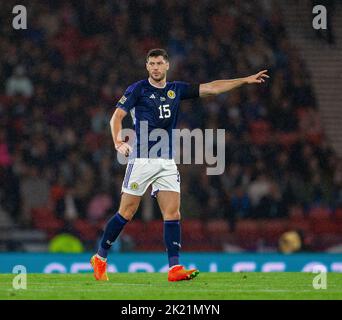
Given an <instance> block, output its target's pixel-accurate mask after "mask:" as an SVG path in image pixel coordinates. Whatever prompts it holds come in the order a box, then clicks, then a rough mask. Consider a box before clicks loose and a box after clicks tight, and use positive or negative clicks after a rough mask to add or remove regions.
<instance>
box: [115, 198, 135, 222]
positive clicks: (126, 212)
mask: <svg viewBox="0 0 342 320" xmlns="http://www.w3.org/2000/svg"><path fill="white" fill-rule="evenodd" d="M137 210H138V206H137V205H136V204H135V203H134V202H131V203H125V204H124V205H121V206H120V209H119V212H120V214H121V215H122V216H123V217H124V218H125V219H127V220H131V219H132V218H133V216H134V214H135V213H136V212H137Z"/></svg>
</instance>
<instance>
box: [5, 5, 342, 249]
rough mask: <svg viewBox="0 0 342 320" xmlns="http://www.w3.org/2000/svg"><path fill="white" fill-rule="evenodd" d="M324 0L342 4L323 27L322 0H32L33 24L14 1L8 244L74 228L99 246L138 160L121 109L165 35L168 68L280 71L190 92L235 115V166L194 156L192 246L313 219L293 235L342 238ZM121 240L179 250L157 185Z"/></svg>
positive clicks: (226, 116) (268, 245) (213, 114)
mask: <svg viewBox="0 0 342 320" xmlns="http://www.w3.org/2000/svg"><path fill="white" fill-rule="evenodd" d="M323 2H324V4H325V5H326V6H327V7H328V9H329V18H332V19H333V20H332V23H331V25H330V26H329V27H330V28H329V30H328V31H320V32H315V31H314V30H313V29H312V26H311V22H312V18H313V15H312V4H313V3H314V2H312V1H300V3H299V2H298V1H281V0H279V1H249V0H247V1H227V0H225V1H224V0H222V1H220V0H215V1H209V0H208V1H207V0H202V1H164V0H141V1H123V0H122V1H99V0H96V1H93V0H86V1H38V0H35V1H22V2H21V3H20V4H23V5H25V6H26V7H27V10H28V29H27V30H20V31H18V30H14V29H13V28H12V19H13V16H14V15H13V14H12V8H13V6H14V5H16V4H17V3H16V2H15V1H2V2H1V5H0V7H1V10H0V23H1V32H0V251H1V252H32V253H37V252H46V251H48V250H52V251H53V248H52V247H49V243H50V241H51V240H53V238H54V237H55V236H57V235H59V234H62V233H69V234H71V235H74V236H75V237H77V238H78V239H79V240H80V241H81V242H82V246H83V248H84V250H85V251H92V252H93V251H94V250H96V246H97V242H98V240H99V237H100V235H101V232H102V228H103V225H104V223H105V222H106V220H107V219H108V218H109V217H110V216H111V215H112V214H113V213H114V212H115V210H116V209H117V208H118V204H119V197H120V189H121V183H122V179H123V175H124V170H125V167H124V166H122V165H120V164H119V163H118V162H117V160H116V153H115V150H114V147H113V142H112V138H111V135H110V128H109V119H110V117H111V115H112V113H113V111H114V106H115V104H116V102H117V101H118V99H119V98H120V97H121V95H122V93H123V91H124V90H125V88H126V87H127V86H128V85H130V84H131V83H133V82H135V81H137V80H140V79H142V78H144V77H146V72H145V66H144V63H145V55H146V52H147V51H148V50H149V49H151V48H154V47H162V48H165V49H167V51H168V53H169V55H170V57H171V71H170V73H169V79H170V80H183V81H189V82H199V83H201V82H208V81H211V80H216V79H224V78H235V77H242V76H247V75H249V74H252V73H255V72H257V71H259V70H262V69H268V70H269V74H270V76H271V79H270V81H268V83H267V84H265V85H262V86H248V87H244V88H242V89H239V90H236V91H234V92H232V93H230V94H224V95H221V96H218V97H216V98H206V99H202V100H195V101H191V102H183V104H182V114H181V118H180V123H179V127H181V128H185V127H186V128H190V129H194V128H202V129H205V128H224V129H226V130H227V137H226V170H225V172H224V174H223V175H221V176H207V175H206V173H205V167H204V166H201V165H180V172H181V188H182V207H181V213H182V216H183V219H182V232H183V235H182V247H183V251H206V252H207V251H219V252H220V251H227V252H230V251H234V252H240V251H256V252H276V251H278V250H279V239H280V237H281V236H282V235H283V233H284V232H287V231H299V235H300V239H301V244H300V245H299V246H296V244H294V248H295V249H293V250H292V249H290V251H291V250H292V251H297V250H299V251H307V252H318V251H330V252H341V250H342V162H341V155H342V131H341V130H342V126H341V125H342V119H341V110H340V109H339V107H340V103H341V98H342V96H341V94H342V90H341V89H342V88H341V71H342V61H341V60H342V59H341V55H340V54H341V48H342V38H341V35H342V24H341V22H342V20H341V19H340V18H341V16H342V7H341V4H340V3H338V1H336V2H334V1H321V3H322V4H323ZM331 13H334V15H330V14H331ZM337 18H339V20H338V19H337ZM125 123H126V125H127V126H130V121H129V119H128V117H127V120H126V122H125ZM292 236H293V234H292ZM293 239H297V238H295V237H294V238H293V237H290V240H289V242H290V243H292V242H293V241H294V242H296V240H293ZM67 246H68V245H67ZM290 246H291V245H290ZM69 248H70V247H69ZM115 249H116V250H121V251H134V252H136V251H141V252H146V251H164V250H165V249H164V245H163V242H162V222H161V215H160V212H159V210H158V208H157V206H156V203H155V202H154V200H152V199H150V197H149V194H148V193H147V194H146V196H145V197H144V201H143V203H142V205H141V207H140V209H139V211H138V213H137V215H136V217H135V219H134V221H133V222H132V223H130V224H129V225H128V226H127V227H126V229H125V231H124V233H123V234H122V236H121V237H120V241H119V242H118V246H116V247H115ZM57 251H58V250H57Z"/></svg>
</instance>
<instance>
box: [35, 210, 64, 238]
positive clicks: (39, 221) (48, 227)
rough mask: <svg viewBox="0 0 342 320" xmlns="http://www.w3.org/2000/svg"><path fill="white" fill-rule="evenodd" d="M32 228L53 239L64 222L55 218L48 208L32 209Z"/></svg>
mask: <svg viewBox="0 0 342 320" xmlns="http://www.w3.org/2000/svg"><path fill="white" fill-rule="evenodd" d="M31 216H32V224H33V227H35V228H37V229H39V230H43V231H46V233H47V235H48V237H49V238H51V237H53V236H54V235H55V234H56V233H57V232H58V231H59V230H60V229H61V228H63V226H64V224H65V223H64V221H63V220H61V219H58V218H56V216H55V214H54V212H53V211H52V210H51V209H49V208H34V209H32V211H31Z"/></svg>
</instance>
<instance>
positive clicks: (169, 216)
mask: <svg viewBox="0 0 342 320" xmlns="http://www.w3.org/2000/svg"><path fill="white" fill-rule="evenodd" d="M180 218H181V214H180V212H179V210H172V211H166V212H164V220H180Z"/></svg>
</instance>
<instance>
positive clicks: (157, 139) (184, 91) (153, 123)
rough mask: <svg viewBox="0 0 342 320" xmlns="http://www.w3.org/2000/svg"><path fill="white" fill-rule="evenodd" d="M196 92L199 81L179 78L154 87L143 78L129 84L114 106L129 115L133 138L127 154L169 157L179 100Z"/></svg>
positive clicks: (193, 95)
mask: <svg viewBox="0 0 342 320" xmlns="http://www.w3.org/2000/svg"><path fill="white" fill-rule="evenodd" d="M198 96H199V85H194V84H190V83H187V82H181V81H174V82H167V83H166V85H165V87H164V88H158V87H155V86H153V85H152V84H151V83H150V82H149V80H148V79H145V80H141V81H138V82H136V83H134V84H132V85H131V86H129V87H128V88H127V90H126V91H125V93H124V95H123V96H122V97H121V99H120V100H119V102H118V103H117V105H116V106H117V107H118V108H121V109H123V110H125V111H126V112H130V114H131V116H132V120H133V124H134V130H135V133H136V140H135V142H134V146H133V153H132V155H131V157H130V158H132V157H137V158H151V157H155V156H157V157H160V158H168V159H171V158H173V157H174V151H175V150H173V149H174V148H173V145H172V141H173V132H172V129H175V128H176V125H177V120H178V114H179V106H180V102H181V100H185V99H192V98H197V97H198ZM160 129H163V130H160ZM164 130H165V131H164ZM162 131H163V132H162ZM166 132H167V139H166V137H165V133H166ZM166 140H167V143H166ZM157 149H158V152H156V150H157Z"/></svg>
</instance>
